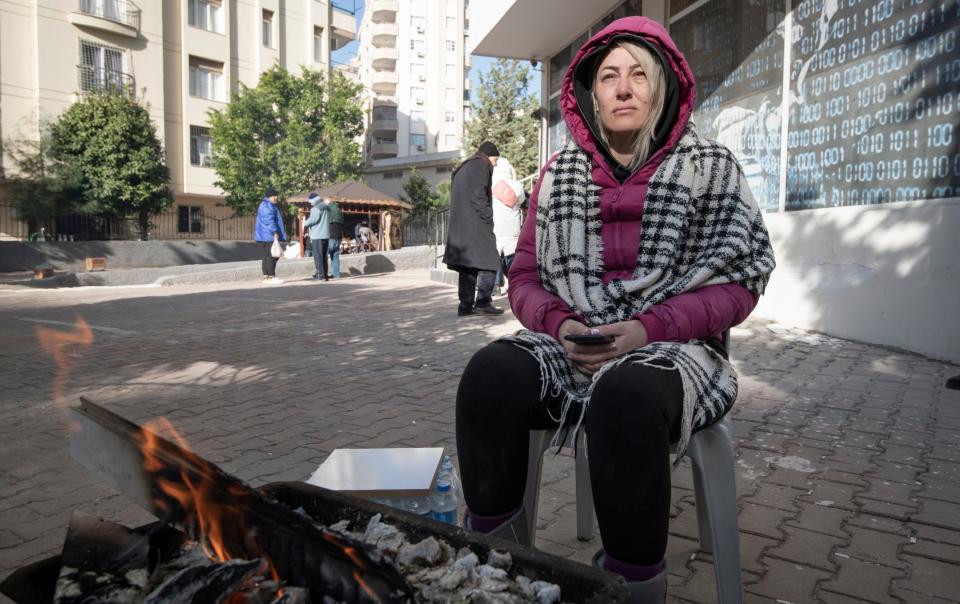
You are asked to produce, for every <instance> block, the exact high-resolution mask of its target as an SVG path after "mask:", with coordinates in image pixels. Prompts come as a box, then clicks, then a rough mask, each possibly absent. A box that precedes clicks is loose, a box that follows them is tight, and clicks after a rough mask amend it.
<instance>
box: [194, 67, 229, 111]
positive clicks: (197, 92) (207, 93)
mask: <svg viewBox="0 0 960 604" xmlns="http://www.w3.org/2000/svg"><path fill="white" fill-rule="evenodd" d="M190 96H197V97H200V98H203V99H210V100H213V101H225V100H226V94H224V88H223V63H218V62H216V61H208V60H206V59H201V58H198V57H190Z"/></svg>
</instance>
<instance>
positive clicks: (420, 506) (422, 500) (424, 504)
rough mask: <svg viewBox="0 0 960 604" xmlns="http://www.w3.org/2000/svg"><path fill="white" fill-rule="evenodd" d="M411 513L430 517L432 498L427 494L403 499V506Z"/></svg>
mask: <svg viewBox="0 0 960 604" xmlns="http://www.w3.org/2000/svg"><path fill="white" fill-rule="evenodd" d="M402 509H404V510H406V511H407V512H410V513H411V514H416V515H417V516H423V517H424V518H430V517H431V515H432V514H433V500H432V498H431V497H429V496H425V497H407V498H406V499H404V500H403V508H402Z"/></svg>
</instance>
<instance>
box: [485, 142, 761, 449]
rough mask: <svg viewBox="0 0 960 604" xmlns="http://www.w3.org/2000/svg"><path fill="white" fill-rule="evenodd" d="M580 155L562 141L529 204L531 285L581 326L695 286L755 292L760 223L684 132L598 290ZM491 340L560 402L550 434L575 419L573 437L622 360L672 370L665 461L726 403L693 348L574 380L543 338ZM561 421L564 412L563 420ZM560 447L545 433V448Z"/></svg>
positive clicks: (714, 358)
mask: <svg viewBox="0 0 960 604" xmlns="http://www.w3.org/2000/svg"><path fill="white" fill-rule="evenodd" d="M591 174H592V162H591V159H590V156H589V155H588V154H587V153H586V152H584V151H583V150H581V149H580V148H579V147H577V146H576V145H575V144H573V143H570V144H569V145H567V147H566V148H565V149H564V150H563V151H561V152H560V153H559V154H558V155H557V157H556V159H555V160H554V162H553V164H552V166H551V167H550V169H549V170H548V171H547V172H546V173H545V174H544V176H543V180H542V183H541V185H540V193H539V195H538V202H539V203H538V207H537V217H536V220H537V222H536V226H537V270H538V273H539V275H540V281H541V282H542V283H543V286H544V287H545V288H546V289H547V290H548V291H550V292H551V293H554V294H556V295H558V296H559V297H560V298H562V299H563V300H564V301H565V302H566V303H567V304H569V305H570V308H572V309H573V310H574V311H575V312H577V313H578V314H579V315H581V316H582V317H583V318H584V320H585V322H586V323H587V325H590V326H597V325H605V324H609V323H614V322H617V321H626V320H628V319H630V318H631V317H632V316H634V315H635V314H637V313H642V312H644V311H645V310H647V309H648V308H650V307H651V306H653V305H655V304H659V303H661V302H663V301H664V300H667V299H669V298H670V297H672V296H675V295H677V294H681V293H683V292H688V291H692V290H695V289H697V288H700V287H704V286H706V285H714V284H721V283H738V284H740V285H742V286H744V287H746V288H747V289H749V290H750V291H753V292H755V293H758V294H761V293H763V290H764V287H766V284H767V279H768V278H769V275H770V272H771V271H772V270H773V267H774V259H773V250H772V248H771V246H770V239H769V237H768V235H767V231H766V227H765V226H764V224H763V218H762V215H761V213H760V210H759V208H758V207H757V204H756V202H755V201H754V199H753V196H752V195H751V193H750V189H749V187H748V186H747V182H746V180H745V178H744V175H743V171H742V170H741V168H740V165H739V163H738V162H737V161H736V159H735V158H734V157H733V155H732V153H731V152H730V151H729V150H728V149H727V148H726V147H724V146H722V145H719V144H717V143H715V142H713V141H708V140H706V139H703V138H700V136H699V135H698V134H697V132H696V130H695V129H694V127H693V126H692V125H688V126H687V130H686V132H685V133H684V135H683V137H681V139H680V141H679V142H678V143H677V146H676V147H675V148H674V149H673V150H672V151H671V152H670V153H669V154H668V155H667V156H666V158H665V159H664V160H663V163H662V164H661V165H660V166H659V168H658V169H657V171H656V173H655V174H654V176H653V177H652V178H651V180H650V183H649V185H648V192H647V197H646V200H645V205H644V211H643V222H642V229H643V230H642V236H641V242H640V249H639V250H638V253H637V267H636V269H635V270H634V273H633V275H632V277H631V278H630V279H629V280H622V279H614V280H612V281H610V282H609V283H607V284H606V285H604V283H603V275H604V266H603V239H602V237H601V233H600V227H601V222H600V196H599V193H600V188H599V187H598V186H597V185H595V184H594V182H593V179H592V176H591ZM501 341H505V342H509V343H512V344H515V345H517V346H519V347H521V348H523V349H524V350H526V351H528V352H529V353H530V354H532V355H533V356H534V357H535V358H536V359H537V361H538V362H539V364H540V370H541V383H542V388H543V390H542V392H541V397H545V396H546V394H547V393H548V392H550V393H552V394H553V395H555V396H560V397H561V398H562V400H563V404H562V406H561V410H560V414H559V416H557V417H554V419H555V420H556V421H558V422H559V423H560V426H561V429H569V427H570V425H571V424H572V422H568V421H567V419H568V416H569V414H570V413H571V411H573V412H577V411H579V417H578V419H577V421H576V423H575V424H574V425H573V427H574V430H578V429H579V427H580V424H581V422H582V421H583V417H584V414H585V413H586V410H587V407H588V405H589V400H590V395H591V393H592V391H593V387H594V384H596V383H597V380H599V379H600V377H601V376H602V375H603V374H604V373H605V372H607V371H609V370H610V369H612V368H614V367H616V366H618V365H620V364H622V363H641V364H644V365H649V366H651V367H656V368H659V369H670V370H677V371H678V372H679V374H680V377H681V379H682V382H683V395H684V400H683V419H682V428H681V436H680V441H679V443H678V444H677V451H676V453H677V456H676V460H677V462H679V460H680V459H681V458H682V456H683V453H684V451H685V450H686V446H687V443H688V442H689V439H690V434H691V433H692V432H693V430H695V429H697V428H701V427H704V426H707V425H710V424H711V423H713V422H714V421H716V420H717V419H719V418H720V417H721V416H722V415H723V414H724V413H725V412H726V411H727V410H728V409H729V408H730V406H731V405H733V402H734V400H735V399H736V396H737V376H736V373H735V372H734V370H733V367H732V366H731V364H730V362H729V361H728V360H727V359H726V358H724V357H723V356H722V355H720V354H719V353H717V352H716V351H715V350H714V349H713V348H711V347H709V346H707V345H706V344H705V343H704V342H703V341H700V340H692V341H690V342H655V343H652V344H648V345H647V346H645V347H643V348H640V349H637V350H634V351H632V352H629V353H627V354H625V355H623V356H621V357H619V358H617V359H614V360H612V361H610V362H609V363H607V364H606V365H604V366H603V367H602V368H601V369H600V370H599V371H597V372H596V373H595V374H594V375H593V376H592V377H588V376H585V375H583V374H581V373H579V372H578V371H577V370H576V369H575V368H574V367H573V365H572V364H571V363H570V360H569V359H568V357H567V355H566V352H565V351H564V350H563V347H562V346H561V345H560V343H559V342H557V341H556V340H555V339H553V338H552V337H550V336H548V335H546V334H542V333H536V332H533V331H527V330H523V331H520V332H517V333H516V334H515V335H512V336H507V337H505V338H502V339H501ZM570 417H572V416H570ZM561 441H562V437H561V430H558V431H557V436H556V437H555V438H554V443H555V444H558V443H559V442H561Z"/></svg>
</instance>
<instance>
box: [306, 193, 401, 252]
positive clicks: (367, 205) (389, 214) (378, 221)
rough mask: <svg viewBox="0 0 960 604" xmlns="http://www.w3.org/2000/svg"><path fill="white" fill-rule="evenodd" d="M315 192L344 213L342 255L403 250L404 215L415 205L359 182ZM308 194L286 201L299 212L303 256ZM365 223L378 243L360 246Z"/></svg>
mask: <svg viewBox="0 0 960 604" xmlns="http://www.w3.org/2000/svg"><path fill="white" fill-rule="evenodd" d="M315 192H316V193H317V195H319V196H320V197H323V198H330V199H332V200H333V201H336V202H337V203H338V204H339V205H340V209H341V210H343V240H342V241H341V243H340V252H341V253H342V254H349V253H354V252H358V251H387V250H395V249H399V248H401V247H403V214H404V212H407V211H409V210H411V209H413V205H411V204H409V203H407V202H405V201H400V200H399V199H396V198H394V197H390V196H389V195H387V194H386V193H381V192H380V191H377V190H376V189H372V188H370V187H368V186H367V185H365V184H363V183H362V182H358V181H356V180H348V181H345V182H342V183H339V184H335V185H331V186H329V187H326V188H323V189H316V191H315ZM309 194H310V191H307V192H304V193H300V194H298V195H294V196H292V197H289V198H287V202H288V203H289V204H290V205H291V206H295V207H296V208H297V209H298V213H297V234H298V239H299V241H300V255H301V256H302V255H303V253H304V250H305V249H306V247H305V245H304V228H303V223H304V222H305V221H306V219H307V216H309V215H310V202H309V201H307V195H309ZM362 222H366V223H367V225H368V226H369V227H370V228H371V229H373V231H374V233H375V234H376V237H375V240H374V241H373V242H371V243H370V244H368V245H367V246H365V247H363V246H360V245H359V244H358V242H357V241H356V237H355V232H356V227H357V225H359V224H361V223H362ZM308 238H309V236H308Z"/></svg>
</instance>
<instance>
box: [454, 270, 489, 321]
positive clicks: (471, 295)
mask: <svg viewBox="0 0 960 604" xmlns="http://www.w3.org/2000/svg"><path fill="white" fill-rule="evenodd" d="M457 271H459V273H460V276H459V279H458V280H457V295H458V296H459V297H460V308H461V309H464V310H466V309H468V308H473V307H474V306H489V305H490V304H491V303H492V302H493V283H494V281H495V280H496V277H497V272H496V271H485V270H482V269H479V268H466V267H461V268H458V269H457Z"/></svg>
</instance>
